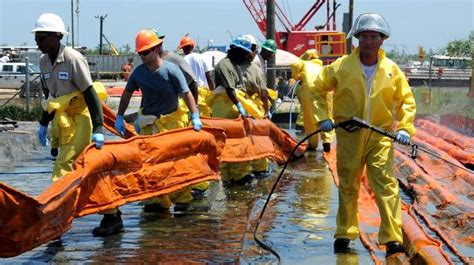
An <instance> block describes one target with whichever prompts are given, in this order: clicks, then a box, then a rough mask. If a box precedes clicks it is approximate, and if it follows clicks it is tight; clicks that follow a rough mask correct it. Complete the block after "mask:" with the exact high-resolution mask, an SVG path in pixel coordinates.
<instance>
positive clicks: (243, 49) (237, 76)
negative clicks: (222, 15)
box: [209, 35, 252, 184]
mask: <svg viewBox="0 0 474 265" xmlns="http://www.w3.org/2000/svg"><path fill="white" fill-rule="evenodd" d="M251 52H252V50H251V43H250V40H249V39H248V38H247V37H244V36H242V35H241V36H238V37H237V38H235V39H234V40H233V41H232V43H231V45H230V49H229V51H228V52H227V57H226V58H224V59H222V60H221V61H220V62H219V63H218V64H217V65H216V67H215V70H214V72H215V82H216V89H215V90H214V91H213V98H212V100H211V101H210V102H209V105H210V106H211V108H212V116H213V117H219V118H227V119H236V118H238V117H239V115H242V116H247V111H246V109H244V104H246V103H247V101H245V100H244V99H245V92H244V91H245V89H246V87H245V83H244V79H243V76H242V71H241V66H242V65H243V64H244V63H246V62H247V57H248V56H249V54H250V53H251ZM251 115H252V113H251ZM220 169H221V177H222V180H224V181H233V182H237V183H242V184H243V183H245V182H246V181H247V180H248V179H249V178H251V177H252V176H251V165H250V163H248V162H239V163H221V166H220Z"/></svg>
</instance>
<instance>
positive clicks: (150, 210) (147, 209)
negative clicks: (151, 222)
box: [143, 203, 168, 213]
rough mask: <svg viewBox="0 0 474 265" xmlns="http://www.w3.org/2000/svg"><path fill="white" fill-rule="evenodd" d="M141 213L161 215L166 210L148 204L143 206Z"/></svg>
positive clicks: (157, 204) (155, 204)
mask: <svg viewBox="0 0 474 265" xmlns="http://www.w3.org/2000/svg"><path fill="white" fill-rule="evenodd" d="M143 211H144V212H145V213H163V212H167V211H168V208H165V207H163V206H161V204H159V203H150V204H145V206H143Z"/></svg>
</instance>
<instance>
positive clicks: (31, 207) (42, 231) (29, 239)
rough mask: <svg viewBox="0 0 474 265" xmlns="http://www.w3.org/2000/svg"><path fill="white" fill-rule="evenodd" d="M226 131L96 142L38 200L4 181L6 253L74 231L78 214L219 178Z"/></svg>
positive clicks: (1, 204) (2, 241)
mask: <svg viewBox="0 0 474 265" xmlns="http://www.w3.org/2000/svg"><path fill="white" fill-rule="evenodd" d="M224 142H225V135H224V133H223V131H222V130H221V129H217V128H205V129H203V130H202V131H200V132H195V131H193V130H192V129H191V128H185V129H180V130H174V131H170V132H165V133H162V134H158V135H153V136H139V137H134V138H131V139H128V140H125V141H111V142H106V143H105V145H104V147H103V149H102V150H98V149H96V148H95V147H94V145H90V146H88V147H87V148H86V150H85V151H84V152H83V153H82V154H81V156H80V157H79V158H78V159H77V160H76V163H75V170H74V171H73V172H71V173H69V174H67V175H65V176H63V177H62V178H60V179H59V180H58V181H56V182H54V183H53V184H52V185H51V186H50V187H49V188H48V189H47V190H46V191H45V192H43V193H42V194H40V195H39V196H38V197H37V198H33V197H30V196H28V195H27V194H24V193H22V192H19V191H17V190H15V189H13V188H11V187H9V186H7V185H5V184H3V183H1V182H0V209H1V211H0V227H1V233H0V256H1V257H9V256H15V255H18V254H21V253H23V252H25V251H28V250H30V249H32V248H34V247H36V246H39V245H41V244H43V243H45V242H47V241H49V240H51V239H54V238H57V237H59V236H60V235H61V234H63V233H64V232H66V231H67V230H69V228H70V227H71V223H72V221H73V219H74V218H76V217H80V216H84V215H88V214H93V213H98V212H101V211H104V210H108V209H114V208H117V207H119V206H121V205H123V204H126V203H129V202H134V201H141V200H145V199H148V198H152V197H155V196H159V195H163V194H167V193H171V192H173V191H176V190H179V189H181V188H183V187H186V186H188V185H192V184H196V183H199V182H202V181H207V180H219V179H220V176H219V174H218V172H219V156H220V154H221V153H222V150H223V147H224Z"/></svg>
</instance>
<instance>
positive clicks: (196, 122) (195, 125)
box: [191, 112, 202, 132]
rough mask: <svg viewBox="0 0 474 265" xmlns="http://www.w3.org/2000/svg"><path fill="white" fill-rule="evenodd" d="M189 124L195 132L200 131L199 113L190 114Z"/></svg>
mask: <svg viewBox="0 0 474 265" xmlns="http://www.w3.org/2000/svg"><path fill="white" fill-rule="evenodd" d="M191 123H192V124H193V129H194V130H195V131H196V132H199V131H200V130H201V129H202V122H201V118H199V113H197V112H193V113H191Z"/></svg>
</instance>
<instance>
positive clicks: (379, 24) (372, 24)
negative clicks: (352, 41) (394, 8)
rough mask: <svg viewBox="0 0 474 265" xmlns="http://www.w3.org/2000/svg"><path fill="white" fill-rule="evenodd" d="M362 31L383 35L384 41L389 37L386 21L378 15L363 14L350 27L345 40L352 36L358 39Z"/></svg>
mask: <svg viewBox="0 0 474 265" xmlns="http://www.w3.org/2000/svg"><path fill="white" fill-rule="evenodd" d="M363 31H376V32H379V33H382V34H383V35H384V39H387V38H388V37H390V27H389V26H388V23H387V21H386V20H385V19H384V18H383V17H382V16H381V15H379V14H374V13H365V14H361V15H360V16H358V17H357V18H356V20H355V22H354V25H352V28H351V31H349V34H347V38H350V37H352V36H354V37H356V38H358V37H359V33H361V32H363Z"/></svg>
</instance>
